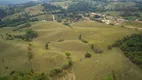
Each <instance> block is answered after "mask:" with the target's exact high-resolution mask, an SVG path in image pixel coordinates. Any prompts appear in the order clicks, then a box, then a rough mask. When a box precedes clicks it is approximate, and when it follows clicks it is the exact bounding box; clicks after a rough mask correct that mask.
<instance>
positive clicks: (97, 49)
mask: <svg viewBox="0 0 142 80" xmlns="http://www.w3.org/2000/svg"><path fill="white" fill-rule="evenodd" d="M91 49H92V50H93V51H94V52H95V53H103V50H101V49H100V48H97V47H94V45H93V44H92V45H91Z"/></svg>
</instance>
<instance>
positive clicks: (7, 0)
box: [0, 0, 36, 4]
mask: <svg viewBox="0 0 142 80" xmlns="http://www.w3.org/2000/svg"><path fill="white" fill-rule="evenodd" d="M30 1H36V0H0V4H19V3H25V2H30Z"/></svg>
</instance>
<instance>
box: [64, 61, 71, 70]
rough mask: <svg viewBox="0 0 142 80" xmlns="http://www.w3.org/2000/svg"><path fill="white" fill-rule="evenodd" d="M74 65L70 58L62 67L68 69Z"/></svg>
mask: <svg viewBox="0 0 142 80" xmlns="http://www.w3.org/2000/svg"><path fill="white" fill-rule="evenodd" d="M72 65H73V62H72V60H69V61H68V62H67V63H65V64H64V65H63V66H62V69H68V68H70V67H72Z"/></svg>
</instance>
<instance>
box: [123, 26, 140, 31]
mask: <svg viewBox="0 0 142 80" xmlns="http://www.w3.org/2000/svg"><path fill="white" fill-rule="evenodd" d="M125 27H126V28H130V29H139V30H142V28H138V27H134V26H125Z"/></svg>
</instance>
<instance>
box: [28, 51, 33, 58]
mask: <svg viewBox="0 0 142 80" xmlns="http://www.w3.org/2000/svg"><path fill="white" fill-rule="evenodd" d="M32 58H33V54H32V53H31V52H28V59H29V60H31V59H32Z"/></svg>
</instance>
